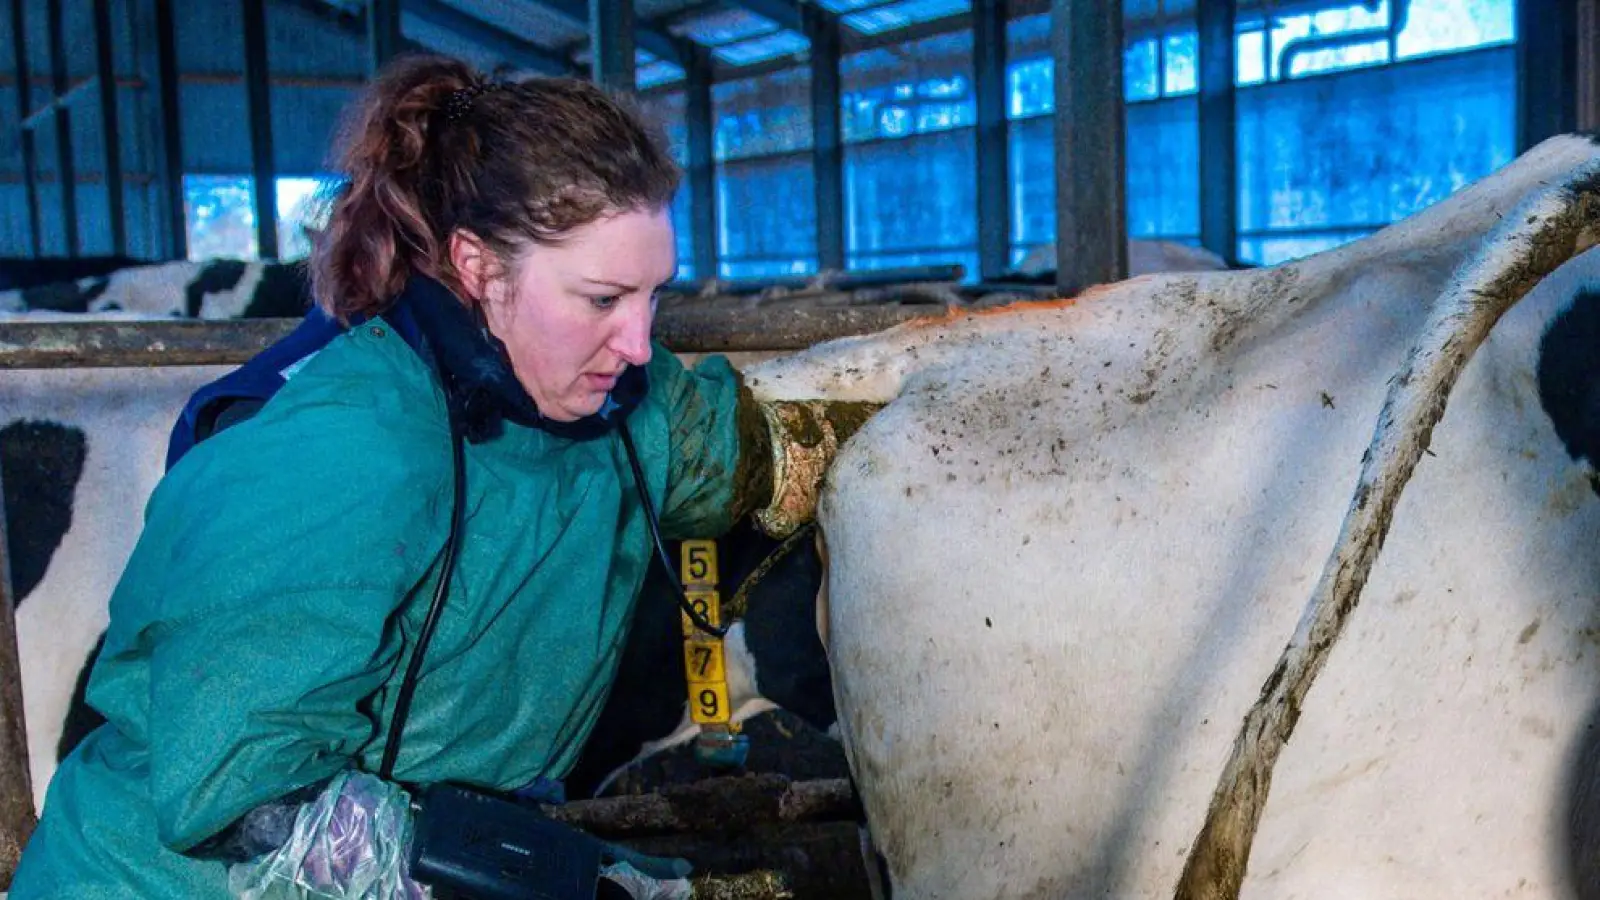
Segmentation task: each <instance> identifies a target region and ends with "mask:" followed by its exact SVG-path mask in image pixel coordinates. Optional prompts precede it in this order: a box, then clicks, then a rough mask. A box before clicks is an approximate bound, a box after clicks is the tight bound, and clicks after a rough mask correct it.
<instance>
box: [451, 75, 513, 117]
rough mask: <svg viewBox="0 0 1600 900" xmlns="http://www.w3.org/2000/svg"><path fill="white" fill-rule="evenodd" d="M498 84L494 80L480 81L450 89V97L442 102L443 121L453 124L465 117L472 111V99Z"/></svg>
mask: <svg viewBox="0 0 1600 900" xmlns="http://www.w3.org/2000/svg"><path fill="white" fill-rule="evenodd" d="M499 86H500V84H499V83H498V82H495V81H480V82H478V83H477V84H473V85H469V86H467V87H464V88H461V89H460V90H456V91H452V92H451V93H450V98H449V99H448V100H446V101H445V102H444V118H445V121H446V122H450V123H452V124H453V123H456V122H460V121H461V120H463V119H465V118H466V117H467V116H468V115H470V114H471V113H472V103H473V101H475V100H477V99H478V97H479V96H481V95H483V94H486V93H488V92H489V91H492V90H494V89H495V88H498V87H499Z"/></svg>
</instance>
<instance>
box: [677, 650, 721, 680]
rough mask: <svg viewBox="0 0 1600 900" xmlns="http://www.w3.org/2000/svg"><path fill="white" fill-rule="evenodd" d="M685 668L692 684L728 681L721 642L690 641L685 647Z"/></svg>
mask: <svg viewBox="0 0 1600 900" xmlns="http://www.w3.org/2000/svg"><path fill="white" fill-rule="evenodd" d="M683 667H684V670H685V674H687V675H688V677H689V683H690V684H710V683H716V682H722V681H727V680H728V673H727V670H726V669H725V668H723V664H722V642H721V641H689V642H687V643H685V644H684V647H683Z"/></svg>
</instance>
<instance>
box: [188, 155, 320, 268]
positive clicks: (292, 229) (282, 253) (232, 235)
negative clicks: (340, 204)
mask: <svg viewBox="0 0 1600 900" xmlns="http://www.w3.org/2000/svg"><path fill="white" fill-rule="evenodd" d="M331 184H333V180H332V179H330V178H318V177H295V176H284V177H280V178H278V179H277V210H278V247H279V258H280V259H285V260H289V259H299V258H303V257H305V256H306V255H308V254H309V253H310V252H311V236H310V232H312V231H314V230H316V229H318V228H321V227H322V225H323V224H324V223H325V222H326V221H327V216H326V207H325V204H324V203H323V201H324V199H325V198H324V196H323V190H324V188H326V187H328V186H330V185H331ZM183 198H184V214H185V218H186V220H187V223H188V235H189V258H190V259H191V260H204V259H256V258H257V248H256V211H255V191H254V180H253V179H252V178H250V177H249V176H248V175H185V176H183Z"/></svg>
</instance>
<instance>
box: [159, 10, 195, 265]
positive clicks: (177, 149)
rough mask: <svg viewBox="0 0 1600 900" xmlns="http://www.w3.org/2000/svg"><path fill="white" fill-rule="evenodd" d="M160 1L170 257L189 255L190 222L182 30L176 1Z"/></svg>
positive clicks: (163, 173) (163, 163) (164, 182)
mask: <svg viewBox="0 0 1600 900" xmlns="http://www.w3.org/2000/svg"><path fill="white" fill-rule="evenodd" d="M155 4H156V9H155V12H156V23H155V24H156V89H157V92H158V93H159V95H160V100H161V186H162V189H163V191H162V192H163V193H164V194H165V196H166V203H165V206H166V214H167V256H168V257H169V258H170V259H187V258H188V256H189V222H188V217H187V216H186V214H185V211H184V197H183V131H182V125H181V122H182V120H181V119H180V117H179V113H178V110H179V107H178V31H177V25H176V23H175V22H174V20H173V17H172V4H173V0H155Z"/></svg>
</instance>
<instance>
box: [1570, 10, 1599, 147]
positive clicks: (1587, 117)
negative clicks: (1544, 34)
mask: <svg viewBox="0 0 1600 900" xmlns="http://www.w3.org/2000/svg"><path fill="white" fill-rule="evenodd" d="M1577 40H1578V60H1577V66H1578V96H1577V98H1576V99H1577V103H1578V112H1577V126H1578V130H1579V131H1594V130H1596V129H1600V0H1578V13H1577Z"/></svg>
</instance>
